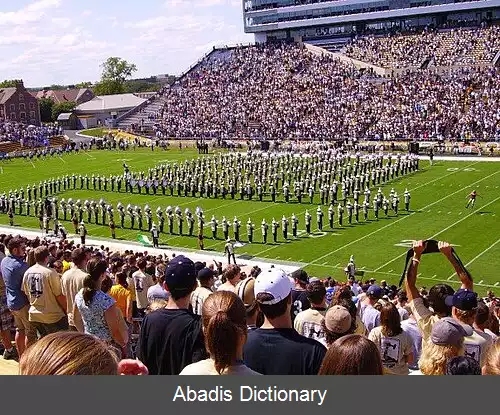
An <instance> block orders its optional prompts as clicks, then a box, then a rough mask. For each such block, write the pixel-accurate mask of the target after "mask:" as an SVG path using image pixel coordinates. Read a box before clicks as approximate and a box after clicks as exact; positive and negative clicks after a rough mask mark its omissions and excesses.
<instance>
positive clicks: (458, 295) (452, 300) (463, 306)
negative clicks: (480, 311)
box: [445, 288, 477, 311]
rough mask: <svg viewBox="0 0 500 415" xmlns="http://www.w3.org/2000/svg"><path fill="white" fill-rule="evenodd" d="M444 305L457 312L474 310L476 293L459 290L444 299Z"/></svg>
mask: <svg viewBox="0 0 500 415" xmlns="http://www.w3.org/2000/svg"><path fill="white" fill-rule="evenodd" d="M445 303H446V305H447V306H448V307H455V308H458V309H459V310H464V311H469V310H474V309H475V308H477V293H475V292H474V291H470V290H466V289H463V288H461V289H459V290H457V291H456V292H455V294H453V295H449V296H448V297H446V299H445Z"/></svg>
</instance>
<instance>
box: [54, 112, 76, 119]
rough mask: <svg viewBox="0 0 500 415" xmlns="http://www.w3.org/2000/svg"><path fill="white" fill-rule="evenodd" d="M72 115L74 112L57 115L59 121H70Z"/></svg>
mask: <svg viewBox="0 0 500 415" xmlns="http://www.w3.org/2000/svg"><path fill="white" fill-rule="evenodd" d="M72 115H73V113H72V112H62V113H61V114H59V117H57V121H68V120H69V119H70V118H71V116H72Z"/></svg>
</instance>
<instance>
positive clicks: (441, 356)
mask: <svg viewBox="0 0 500 415" xmlns="http://www.w3.org/2000/svg"><path fill="white" fill-rule="evenodd" d="M463 354H464V348H463V343H462V344H461V345H460V347H457V346H454V345H451V344H447V345H438V344H434V343H432V342H429V343H427V344H426V345H424V347H422V354H421V356H420V360H419V362H418V366H419V368H420V371H421V372H422V373H423V374H424V375H444V374H445V373H446V364H447V362H448V359H450V358H452V357H455V356H462V355H463Z"/></svg>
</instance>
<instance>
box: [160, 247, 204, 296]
mask: <svg viewBox="0 0 500 415" xmlns="http://www.w3.org/2000/svg"><path fill="white" fill-rule="evenodd" d="M196 283H197V281H196V268H195V266H194V262H193V261H191V260H190V259H189V258H186V257H185V256H184V255H179V256H176V257H175V258H172V260H170V262H169V263H168V265H167V269H166V270H165V284H166V285H167V287H169V288H173V289H177V290H182V289H192V288H193V287H194V286H195V284H196Z"/></svg>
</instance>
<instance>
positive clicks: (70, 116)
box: [57, 112, 78, 130]
mask: <svg viewBox="0 0 500 415" xmlns="http://www.w3.org/2000/svg"><path fill="white" fill-rule="evenodd" d="M57 123H58V124H59V125H60V126H61V127H63V128H64V129H65V130H76V129H77V128H78V118H77V116H76V115H75V114H74V113H72V112H63V113H61V114H59V116H58V117H57Z"/></svg>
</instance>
